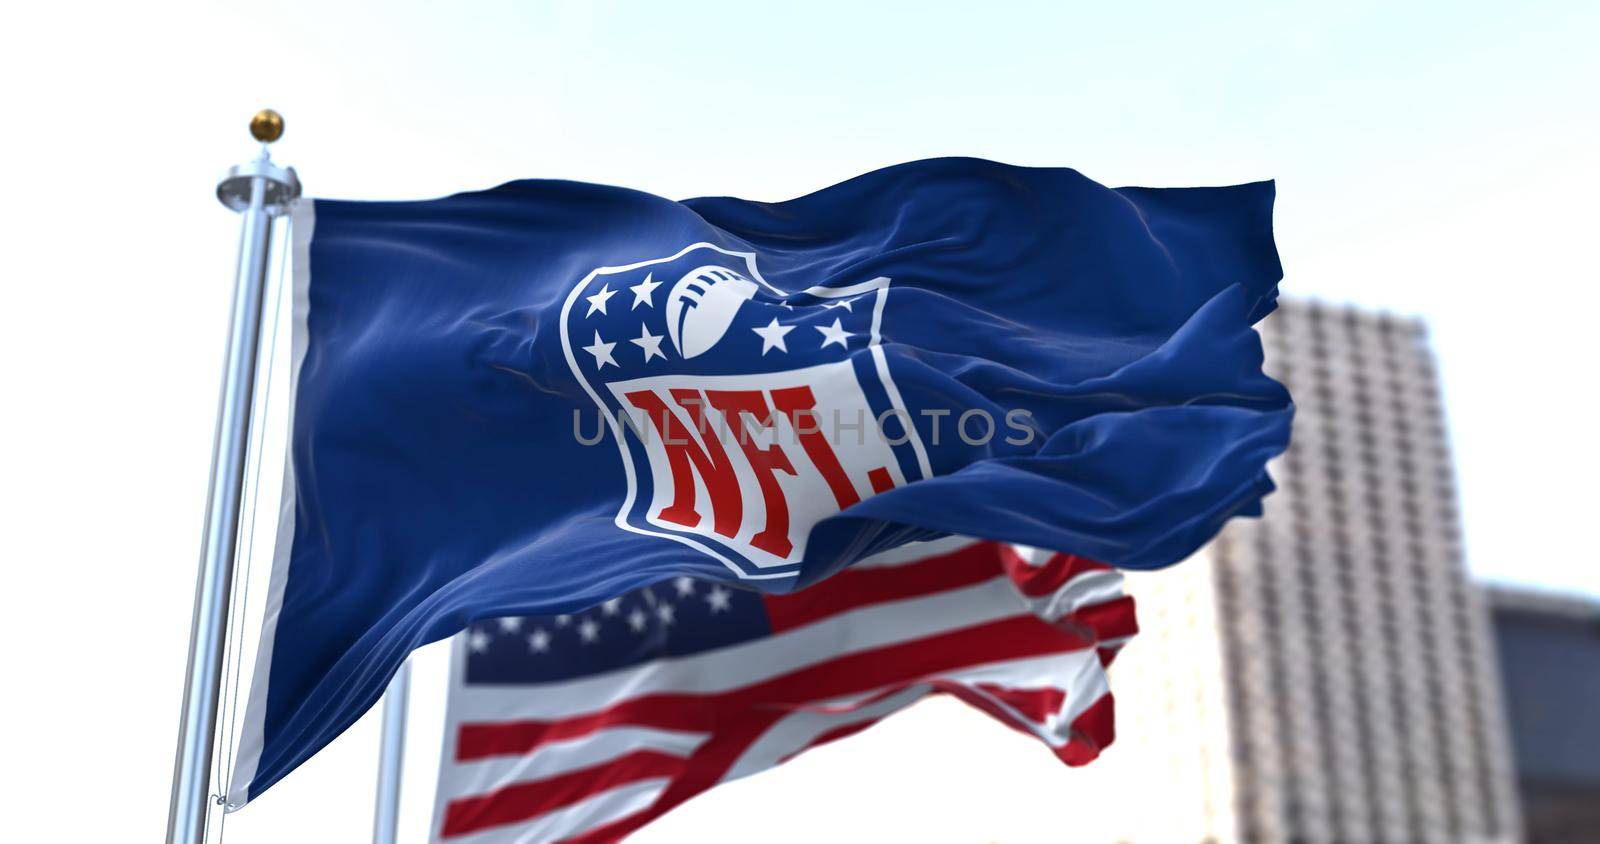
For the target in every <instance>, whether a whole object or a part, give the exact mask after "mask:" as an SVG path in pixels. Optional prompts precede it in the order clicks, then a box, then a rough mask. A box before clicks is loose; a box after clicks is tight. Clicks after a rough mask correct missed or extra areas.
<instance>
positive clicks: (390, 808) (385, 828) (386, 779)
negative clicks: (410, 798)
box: [372, 659, 411, 844]
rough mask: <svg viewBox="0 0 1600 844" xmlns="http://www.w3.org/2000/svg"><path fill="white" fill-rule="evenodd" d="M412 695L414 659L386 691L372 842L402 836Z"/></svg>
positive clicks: (402, 665)
mask: <svg viewBox="0 0 1600 844" xmlns="http://www.w3.org/2000/svg"><path fill="white" fill-rule="evenodd" d="M410 697H411V660H409V659H408V660H406V661H405V662H402V663H400V671H399V672H398V673H396V674H395V675H394V679H393V680H390V681H389V688H388V689H387V690H386V691H385V692H384V693H383V739H382V743H381V744H380V745H379V746H378V800H377V806H376V809H375V812H374V814H373V819H372V844H395V842H396V841H397V840H398V839H399V835H400V772H401V770H402V769H403V768H404V764H405V755H406V710H407V706H408V704H409V703H410Z"/></svg>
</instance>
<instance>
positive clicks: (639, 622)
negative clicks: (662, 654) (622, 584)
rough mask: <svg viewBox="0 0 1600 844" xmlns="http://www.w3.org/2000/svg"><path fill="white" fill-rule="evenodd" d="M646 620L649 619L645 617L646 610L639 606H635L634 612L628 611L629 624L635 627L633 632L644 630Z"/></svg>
mask: <svg viewBox="0 0 1600 844" xmlns="http://www.w3.org/2000/svg"><path fill="white" fill-rule="evenodd" d="M646 620H647V619H646V617H645V614H644V611H643V610H641V609H639V608H638V607H634V608H633V612H631V613H628V626H629V627H632V628H633V632H635V633H642V632H644V623H645V621H646Z"/></svg>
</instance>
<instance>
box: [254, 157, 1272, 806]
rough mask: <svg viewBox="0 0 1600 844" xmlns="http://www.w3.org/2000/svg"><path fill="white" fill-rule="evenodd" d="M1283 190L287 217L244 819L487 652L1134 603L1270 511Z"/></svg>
mask: <svg viewBox="0 0 1600 844" xmlns="http://www.w3.org/2000/svg"><path fill="white" fill-rule="evenodd" d="M1273 197H1274V189H1273V186H1272V184H1271V183H1270V182H1261V183H1254V184H1247V185H1238V186H1233V187H1219V188H1175V189H1154V188H1122V189H1112V188H1107V187H1105V186H1102V185H1099V184H1097V183H1095V182H1094V181H1092V180H1090V179H1088V178H1086V177H1084V176H1083V175H1081V174H1079V173H1077V172H1075V171H1072V170H1067V169H1052V168H1024V167H1012V166H1007V165H1003V164H997V163H994V162H989V161H982V160H977V159H955V158H953V159H934V160H928V161H917V162H912V163H909V164H904V165H899V166H895V167H890V168H887V169H884V170H880V171H876V172H873V173H868V174H866V175H863V176H860V177H858V178H854V179H851V180H849V181H846V182H843V183H841V184H838V185H834V186H832V187H829V188H825V189H823V190H821V191H818V192H816V193H813V194H809V195H807V196H804V197H801V198H798V199H794V200H790V201H786V202H775V203H768V202H753V201H748V200H741V199H733V198H727V197H712V198H700V199H690V200H685V201H681V202H675V201H670V200H666V199H662V198H660V197H656V196H651V195H649V194H645V193H640V192H638V191H631V190H625V189H621V188H614V187H607V186H601V185H590V184H580V183H574V182H563V181H521V182H512V183H510V184H506V185H503V186H501V187H498V188H495V189H493V190H488V191H481V192H474V193H464V194H458V195H455V196H451V197H446V198H443V199H437V200H429V201H419V202H344V201H329V200H317V201H315V202H304V203H301V204H300V205H299V206H298V207H297V208H296V210H295V214H294V228H293V231H294V259H293V270H294V272H293V276H294V284H295V290H294V303H295V304H294V354H293V361H292V375H293V389H292V394H293V399H292V403H293V418H292V422H291V432H290V446H289V465H288V467H287V470H286V480H285V485H284V486H285V492H284V501H283V516H282V519H281V522H280V528H279V536H278V543H277V547H276V550H275V556H274V561H273V570H272V575H271V581H270V587H269V590H268V591H269V595H268V599H267V607H266V615H265V623H264V626H263V631H262V638H261V644H260V647H259V648H258V660H257V668H256V671H255V676H254V681H253V685H252V688H251V692H250V697H249V700H248V702H247V706H246V716H245V719H244V722H243V724H242V727H241V731H240V732H241V736H242V739H241V742H240V746H239V752H238V764H237V768H236V770H235V772H234V777H233V781H232V784H231V786H230V795H229V803H230V805H231V806H232V807H235V808H236V807H238V806H241V805H243V804H244V803H246V802H247V801H248V800H249V799H251V798H253V797H254V796H256V795H259V794H260V793H261V792H262V791H263V790H265V789H266V788H268V787H270V786H271V784H272V783H274V782H276V781H277V780H278V779H279V778H281V777H282V776H284V775H285V774H287V773H288V772H289V771H290V770H292V769H293V768H294V767H295V766H297V765H299V764H300V763H301V762H303V761H304V760H305V759H306V758H308V757H309V756H310V755H311V754H312V753H314V752H316V751H317V750H318V749H319V748H321V747H323V746H324V745H326V744H327V743H328V742H329V741H331V740H332V739H333V738H334V737H335V736H337V735H338V734H339V733H340V732H342V731H343V730H344V729H345V728H346V727H348V726H349V725H350V724H351V723H353V722H354V721H355V719H356V718H358V717H359V716H360V715H361V714H362V713H363V712H364V711H365V710H366V709H368V708H369V707H370V706H371V705H372V704H373V703H374V702H376V701H377V700H378V698H379V696H380V695H381V694H382V691H383V688H384V686H385V684H386V682H387V680H388V678H389V677H390V676H392V675H393V673H394V671H395V670H396V669H397V668H398V666H399V665H400V663H401V662H402V661H403V660H404V659H405V656H406V655H407V654H408V653H409V652H410V651H411V650H413V649H415V648H417V647H420V646H421V645H423V644H426V643H428V642H432V641H437V640H439V639H442V638H445V637H447V636H450V635H452V634H454V633H456V632H458V631H460V630H461V629H463V628H464V627H466V626H467V625H469V624H471V623H473V622H474V621H477V620H479V619H484V618H494V617H511V616H530V615H540V616H542V615H559V614H561V613H572V612H577V611H579V610H583V609H585V608H587V607H592V606H595V605H597V604H599V603H601V602H603V601H606V600H608V599H611V598H613V597H615V596H617V595H621V594H624V593H627V592H630V591H631V590H636V589H639V588H643V587H646V586H650V585H651V584H657V583H661V582H663V581H667V580H671V579H673V578H677V577H689V578H692V579H696V580H705V581H723V582H727V583H730V584H736V585H738V586H740V587H743V588H746V589H754V590H759V591H761V592H765V593H768V594H800V592H801V591H802V590H804V589H806V588H808V587H810V588H816V587H818V586H821V585H824V584H825V583H826V582H827V580H826V579H827V578H829V577H830V576H832V575H835V574H836V573H838V572H841V571H847V570H848V568H849V567H850V566H851V565H852V564H853V563H855V562H856V561H858V560H861V559H863V558H865V557H868V556H871V555H873V554H877V553H880V552H883V551H886V550H890V549H893V548H895V547H898V546H900V545H903V544H905V543H907V542H913V541H925V540H930V539H935V538H938V537H941V536H946V535H966V536H973V537H979V538H983V539H988V540H995V541H1003V542H1008V543H1018V544H1022V545H1028V546H1034V547H1040V548H1048V549H1052V550H1055V551H1061V552H1067V553H1072V554H1078V555H1082V556H1083V557H1085V558H1089V559H1095V560H1102V561H1104V562H1106V563H1107V564H1110V565H1114V566H1119V567H1127V568H1156V567H1160V566H1164V565H1168V564H1171V563H1174V562H1176V561H1178V560H1180V559H1182V558H1184V557H1185V556H1187V555H1188V554H1190V553H1191V552H1193V551H1194V550H1195V549H1196V548H1198V547H1199V546H1200V545H1201V544H1203V543H1204V542H1205V541H1206V540H1208V539H1209V538H1210V537H1211V536H1213V535H1214V534H1215V533H1216V531H1217V530H1218V529H1219V528H1220V527H1221V525H1222V524H1223V523H1224V522H1225V521H1226V520H1227V519H1229V518H1231V517H1234V516H1238V515H1253V514H1257V513H1259V511H1260V499H1261V497H1262V496H1263V495H1264V494H1266V493H1267V492H1268V491H1269V490H1270V489H1271V488H1272V485H1271V481H1270V480H1269V479H1268V477H1267V474H1266V471H1265V464H1266V462H1267V460H1268V459H1270V458H1271V457H1273V456H1274V455H1276V454H1278V453H1280V452H1281V451H1282V450H1283V449H1284V448H1285V447H1286V445H1287V442H1288V436H1289V423H1290V417H1291V415H1292V404H1291V402H1290V399H1289V396H1288V394H1287V392H1286V391H1285V390H1284V389H1283V387H1282V386H1281V385H1279V384H1278V383H1277V382H1275V381H1273V380H1272V379H1270V378H1268V377H1267V376H1266V375H1264V374H1263V373H1262V371H1261V363H1262V352H1261V344H1260V341H1259V339H1258V337H1257V335H1256V333H1255V331H1254V329H1253V327H1252V326H1253V323H1254V322H1255V321H1257V320H1259V319H1260V318H1261V317H1262V316H1264V315H1265V314H1266V313H1268V312H1269V311H1270V310H1271V309H1272V307H1273V304H1274V302H1275V300H1276V296H1277V281H1278V279H1279V277H1280V276H1281V274H1282V271H1281V267H1280V265H1279V262H1278V257H1277V252H1276V249H1275V247H1274V244H1273V238H1272V204H1273Z"/></svg>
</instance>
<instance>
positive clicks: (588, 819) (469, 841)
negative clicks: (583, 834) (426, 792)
mask: <svg viewBox="0 0 1600 844" xmlns="http://www.w3.org/2000/svg"><path fill="white" fill-rule="evenodd" d="M668 782H669V781H668V780H665V779H653V780H641V781H639V782H634V783H628V784H627V785H623V786H618V787H617V788H613V789H611V790H609V791H602V792H600V793H598V794H596V795H594V796H592V797H588V798H585V799H583V800H580V801H578V802H577V803H573V804H572V805H570V806H566V807H564V808H561V809H557V810H555V811H553V812H550V813H548V814H545V815H543V816H541V817H538V818H535V819H534V820H530V821H525V822H523V823H519V824H517V825H515V826H502V827H497V828H494V829H486V830H483V831H481V832H473V833H469V834H467V835H459V836H454V837H452V838H449V839H447V840H448V841H449V842H450V844H543V842H546V841H554V840H556V839H558V838H561V837H562V836H564V835H571V834H572V833H573V832H574V831H577V830H583V829H590V828H593V827H597V826H600V825H601V824H606V823H610V822H611V821H614V820H617V819H619V818H625V817H627V816H629V815H632V814H634V813H636V812H640V811H643V810H644V809H646V808H647V807H649V805H650V804H651V803H653V802H655V799H656V798H657V797H660V796H661V792H662V791H665V790H666V787H667V783H668ZM434 828H435V829H437V828H438V824H437V823H435V826H434Z"/></svg>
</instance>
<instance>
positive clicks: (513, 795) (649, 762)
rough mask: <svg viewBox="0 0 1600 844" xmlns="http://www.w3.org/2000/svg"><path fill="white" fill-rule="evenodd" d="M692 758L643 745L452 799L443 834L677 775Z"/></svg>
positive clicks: (528, 816)
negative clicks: (548, 774)
mask: <svg viewBox="0 0 1600 844" xmlns="http://www.w3.org/2000/svg"><path fill="white" fill-rule="evenodd" d="M688 762H689V760H688V759H685V758H683V757H681V756H673V755H671V754H668V753H661V752H659V751H655V750H639V751H635V752H633V753H629V754H626V755H624V756H620V757H618V758H616V759H612V760H610V761H607V762H603V763H601V764H598V765H595V766H592V767H589V768H583V769H581V770H577V771H569V772H567V773H564V774H559V775H557V776H553V777H547V778H545V779H542V780H537V781H534V782H522V783H517V784H516V785H508V786H506V787H505V788H499V789H496V790H494V791H490V792H487V793H485V794H480V795H477V796H474V797H463V798H461V799H458V800H452V801H450V804H449V805H448V806H446V807H445V812H444V826H443V828H442V829H441V830H440V835H441V837H444V838H450V837H452V836H457V835H466V834H467V833H469V832H477V831H479V830H483V829H488V828H490V827H495V826H505V825H506V824H512V823H517V822H518V821H526V820H531V819H533V818H536V817H538V816H540V815H542V814H545V813H546V812H550V811H554V810H556V809H559V808H561V807H563V806H569V805H571V804H573V803H576V802H578V801H580V800H583V799H584V798H587V797H591V796H593V795H594V794H595V793H597V792H600V791H605V790H607V789H611V788H616V787H617V786H619V785H626V784H627V783H630V782H637V781H639V780H647V779H654V778H659V777H671V776H675V775H677V774H679V773H682V772H683V770H684V768H685V766H686V765H688Z"/></svg>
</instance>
